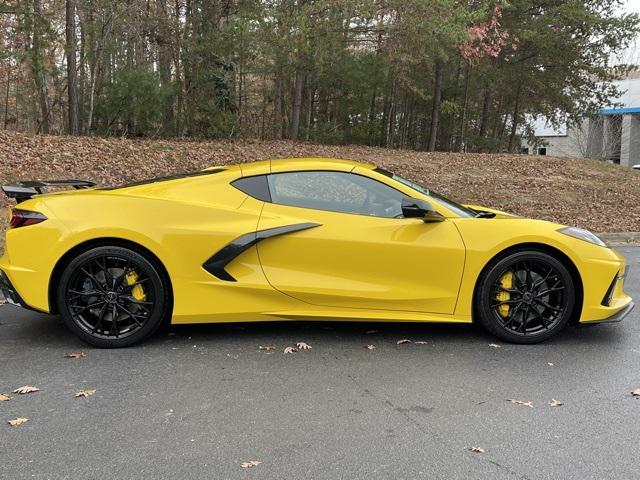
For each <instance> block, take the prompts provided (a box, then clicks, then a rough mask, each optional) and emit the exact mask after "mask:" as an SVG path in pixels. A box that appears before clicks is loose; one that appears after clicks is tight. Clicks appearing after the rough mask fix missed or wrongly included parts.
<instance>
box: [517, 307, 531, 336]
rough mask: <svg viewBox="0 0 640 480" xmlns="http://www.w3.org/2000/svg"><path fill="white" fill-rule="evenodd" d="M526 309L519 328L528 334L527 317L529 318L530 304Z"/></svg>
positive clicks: (524, 333)
mask: <svg viewBox="0 0 640 480" xmlns="http://www.w3.org/2000/svg"><path fill="white" fill-rule="evenodd" d="M525 308H526V310H523V311H522V320H521V324H520V328H519V329H518V330H522V334H523V335H526V334H527V319H528V318H529V308H530V307H529V305H526V306H525Z"/></svg>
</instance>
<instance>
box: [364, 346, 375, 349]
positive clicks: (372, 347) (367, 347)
mask: <svg viewBox="0 0 640 480" xmlns="http://www.w3.org/2000/svg"><path fill="white" fill-rule="evenodd" d="M364 348H366V349H367V350H375V349H376V346H375V345H366V346H365V347H364Z"/></svg>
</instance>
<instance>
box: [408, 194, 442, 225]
mask: <svg viewBox="0 0 640 480" xmlns="http://www.w3.org/2000/svg"><path fill="white" fill-rule="evenodd" d="M402 215H403V216H404V218H421V219H422V220H423V221H424V222H425V223H433V222H441V221H443V220H444V217H443V216H442V215H440V213H438V212H437V211H436V210H434V208H433V207H432V206H431V204H430V203H429V202H427V201H426V200H421V199H419V198H411V197H404V198H403V199H402Z"/></svg>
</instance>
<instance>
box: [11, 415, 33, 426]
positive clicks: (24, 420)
mask: <svg viewBox="0 0 640 480" xmlns="http://www.w3.org/2000/svg"><path fill="white" fill-rule="evenodd" d="M28 421H29V419H28V418H24V417H18V418H14V419H13V420H7V423H8V424H9V425H11V426H12V427H17V426H19V425H22V424H23V423H27V422H28Z"/></svg>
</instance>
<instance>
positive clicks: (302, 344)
mask: <svg viewBox="0 0 640 480" xmlns="http://www.w3.org/2000/svg"><path fill="white" fill-rule="evenodd" d="M296 345H297V346H298V349H299V350H310V349H311V348H312V347H311V345H309V344H308V343H305V342H298V343H296Z"/></svg>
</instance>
